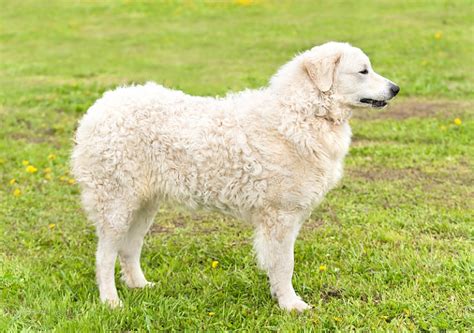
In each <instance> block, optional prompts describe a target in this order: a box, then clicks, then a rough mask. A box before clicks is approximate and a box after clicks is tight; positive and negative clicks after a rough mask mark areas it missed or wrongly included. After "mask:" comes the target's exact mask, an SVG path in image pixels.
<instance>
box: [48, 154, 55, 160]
mask: <svg viewBox="0 0 474 333" xmlns="http://www.w3.org/2000/svg"><path fill="white" fill-rule="evenodd" d="M55 159H56V155H54V154H49V155H48V160H50V161H54V160H55Z"/></svg>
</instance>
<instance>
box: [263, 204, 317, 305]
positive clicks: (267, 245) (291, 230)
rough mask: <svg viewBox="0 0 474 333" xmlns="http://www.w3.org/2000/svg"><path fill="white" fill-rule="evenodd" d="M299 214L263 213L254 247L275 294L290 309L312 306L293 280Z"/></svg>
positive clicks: (281, 303) (279, 301)
mask: <svg viewBox="0 0 474 333" xmlns="http://www.w3.org/2000/svg"><path fill="white" fill-rule="evenodd" d="M301 220H302V218H301V215H300V214H289V213H282V212H271V213H266V214H264V215H260V214H259V217H258V218H257V219H256V220H255V221H254V222H255V224H256V227H257V230H256V235H255V242H254V247H255V251H256V253H257V259H258V263H259V266H260V267H261V268H262V269H264V270H265V271H266V272H267V274H268V277H269V280H270V288H271V293H272V296H274V297H276V298H277V300H278V304H279V305H280V307H281V308H282V309H285V310H287V311H291V310H297V311H299V312H301V311H303V310H306V309H309V308H310V306H309V305H308V304H306V303H305V302H304V301H303V300H302V299H301V298H300V297H299V296H298V295H296V293H295V290H294V289H293V284H292V282H291V279H292V276H293V268H294V255H293V249H294V244H295V240H296V236H297V235H298V231H299V228H300V226H301Z"/></svg>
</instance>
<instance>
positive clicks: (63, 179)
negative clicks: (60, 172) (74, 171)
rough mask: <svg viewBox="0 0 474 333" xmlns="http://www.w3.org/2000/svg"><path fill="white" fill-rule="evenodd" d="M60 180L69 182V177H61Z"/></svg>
mask: <svg viewBox="0 0 474 333" xmlns="http://www.w3.org/2000/svg"><path fill="white" fill-rule="evenodd" d="M59 180H60V181H62V182H67V180H68V178H67V177H66V176H61V177H59Z"/></svg>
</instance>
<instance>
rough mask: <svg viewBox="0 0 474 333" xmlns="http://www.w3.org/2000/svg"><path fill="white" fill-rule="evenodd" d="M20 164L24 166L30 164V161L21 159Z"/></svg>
mask: <svg viewBox="0 0 474 333" xmlns="http://www.w3.org/2000/svg"><path fill="white" fill-rule="evenodd" d="M21 164H23V165H24V166H27V165H28V164H30V161H28V160H23V161H22V162H21Z"/></svg>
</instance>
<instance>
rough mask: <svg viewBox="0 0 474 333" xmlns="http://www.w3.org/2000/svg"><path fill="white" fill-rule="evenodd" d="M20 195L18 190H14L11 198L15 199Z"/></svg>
mask: <svg viewBox="0 0 474 333" xmlns="http://www.w3.org/2000/svg"><path fill="white" fill-rule="evenodd" d="M20 195H21V191H20V189H19V188H16V189H15V190H14V191H13V196H15V197H19V196H20Z"/></svg>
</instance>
